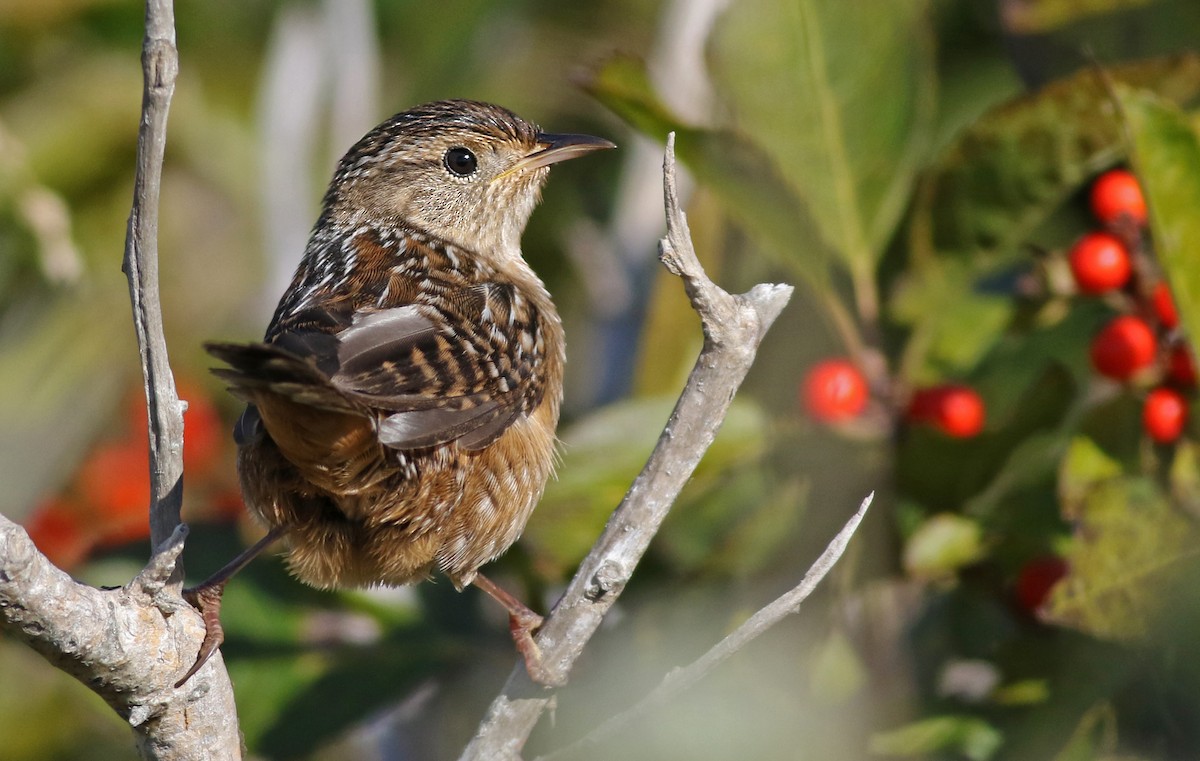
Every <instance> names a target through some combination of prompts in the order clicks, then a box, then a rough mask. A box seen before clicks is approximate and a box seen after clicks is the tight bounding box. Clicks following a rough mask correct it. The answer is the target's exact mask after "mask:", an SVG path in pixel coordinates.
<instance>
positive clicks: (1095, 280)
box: [1069, 233, 1133, 293]
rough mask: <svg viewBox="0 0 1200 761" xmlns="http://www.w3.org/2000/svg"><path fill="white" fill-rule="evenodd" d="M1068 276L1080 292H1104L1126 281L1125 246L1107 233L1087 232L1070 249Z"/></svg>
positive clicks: (1127, 258)
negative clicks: (1070, 275) (1073, 280)
mask: <svg viewBox="0 0 1200 761" xmlns="http://www.w3.org/2000/svg"><path fill="white" fill-rule="evenodd" d="M1069 257H1070V262H1071V274H1073V275H1074V276H1075V283H1076V284H1077V285H1078V286H1079V290H1081V291H1083V292H1084V293H1104V292H1105V291H1111V290H1115V289H1117V288H1120V287H1121V286H1123V285H1125V283H1127V282H1128V281H1129V275H1130V273H1131V272H1132V271H1133V267H1132V265H1130V263H1129V253H1128V252H1127V251H1126V250H1125V245H1124V244H1123V243H1121V241H1120V240H1119V239H1118V238H1117V237H1116V236H1113V235H1109V234H1108V233H1088V234H1087V235H1085V236H1083V237H1082V238H1080V239H1079V241H1078V242H1076V243H1075V245H1074V246H1072V247H1071V253H1070V255H1069Z"/></svg>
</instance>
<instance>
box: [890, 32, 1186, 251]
mask: <svg viewBox="0 0 1200 761" xmlns="http://www.w3.org/2000/svg"><path fill="white" fill-rule="evenodd" d="M1108 76H1111V77H1112V78H1113V79H1115V80H1117V81H1120V82H1126V83H1131V84H1136V85H1139V86H1144V87H1147V88H1150V89H1153V90H1154V91H1156V92H1158V93H1159V94H1160V95H1161V96H1162V97H1163V98H1165V99H1166V100H1168V101H1171V102H1176V103H1180V102H1187V101H1190V100H1192V99H1194V98H1196V97H1197V95H1200V56H1195V55H1188V56H1180V57H1177V58H1170V59H1157V60H1153V61H1149V62H1145V63H1139V64H1131V65H1128V66H1121V67H1117V68H1115V69H1113V70H1111V71H1110V72H1109V73H1108ZM1124 150H1125V149H1124V144H1123V142H1122V135H1121V126H1120V123H1119V121H1117V120H1114V119H1113V118H1112V100H1111V97H1110V96H1109V94H1108V91H1107V88H1106V86H1105V82H1104V79H1103V77H1102V76H1101V75H1100V74H1099V73H1097V72H1096V71H1094V70H1086V71H1083V72H1080V73H1078V74H1075V75H1074V76H1071V77H1068V78H1067V79H1064V80H1060V81H1058V82H1056V83H1054V84H1051V85H1048V86H1047V87H1045V88H1043V89H1042V90H1041V91H1039V92H1037V93H1034V94H1032V95H1029V96H1026V97H1024V98H1020V99H1018V100H1015V101H1013V102H1011V103H1008V104H1006V105H1003V106H1001V107H999V108H997V109H994V110H992V111H990V112H989V113H988V114H987V115H985V116H984V117H983V118H982V119H980V120H979V121H978V122H976V123H975V124H974V125H973V126H972V127H971V128H970V129H968V130H966V131H965V132H963V133H962V135H961V136H960V137H959V138H958V140H956V141H955V142H954V143H953V144H952V145H951V146H950V148H949V149H948V150H947V151H946V152H945V153H944V154H943V155H942V156H941V157H940V158H939V159H938V160H937V162H936V163H935V165H934V167H933V169H932V170H931V172H930V173H929V175H928V180H927V183H928V184H927V186H926V188H925V189H924V191H923V192H922V193H920V194H919V195H918V198H917V203H916V207H915V209H914V213H913V220H914V221H913V225H912V237H911V243H912V246H913V249H914V252H915V254H916V255H918V256H928V255H932V254H934V253H944V254H953V255H958V256H964V257H971V258H972V259H973V261H974V264H975V266H976V267H979V268H987V267H992V266H995V265H996V264H997V263H998V262H1000V261H1004V260H1011V259H1013V258H1015V257H1016V256H1017V255H1018V254H1020V255H1021V256H1024V254H1023V253H1021V252H1020V251H1019V247H1020V246H1021V245H1022V244H1023V243H1025V242H1027V241H1028V240H1029V239H1030V237H1031V236H1032V234H1033V232H1034V231H1035V230H1036V229H1037V228H1038V227H1039V226H1040V225H1041V224H1043V222H1044V221H1045V220H1046V219H1047V217H1048V216H1049V215H1050V214H1051V213H1052V212H1053V211H1055V210H1056V209H1057V208H1058V207H1059V206H1060V205H1061V204H1062V203H1063V202H1064V201H1065V200H1066V199H1067V198H1068V197H1069V196H1071V195H1072V194H1073V193H1075V192H1076V191H1077V190H1078V189H1079V187H1080V186H1081V185H1082V184H1083V183H1084V182H1085V181H1086V180H1087V179H1088V178H1089V177H1091V176H1092V175H1094V174H1096V173H1097V172H1098V171H1100V170H1101V169H1104V168H1106V167H1108V166H1110V165H1112V164H1114V163H1116V162H1117V161H1118V160H1119V159H1120V158H1121V157H1122V155H1123V154H1124Z"/></svg>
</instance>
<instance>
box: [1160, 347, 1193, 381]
mask: <svg viewBox="0 0 1200 761" xmlns="http://www.w3.org/2000/svg"><path fill="white" fill-rule="evenodd" d="M1167 380H1169V381H1170V382H1172V383H1174V384H1175V385H1177V386H1182V387H1184V388H1192V387H1193V386H1195V385H1196V363H1195V362H1193V361H1192V352H1191V351H1190V350H1189V349H1188V347H1187V346H1186V345H1184V344H1175V345H1174V346H1172V347H1171V353H1170V354H1168V355H1167Z"/></svg>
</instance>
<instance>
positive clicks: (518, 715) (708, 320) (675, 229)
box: [460, 134, 792, 761]
mask: <svg viewBox="0 0 1200 761" xmlns="http://www.w3.org/2000/svg"><path fill="white" fill-rule="evenodd" d="M663 189H664V196H665V202H666V212H667V236H666V237H665V238H663V240H662V241H661V243H660V246H659V250H660V257H659V258H660V259H661V260H662V262H663V264H664V266H666V267H667V269H668V270H669V271H671V272H672V273H673V274H676V275H678V276H679V277H680V278H681V279H682V280H683V285H684V288H685V290H686V292H687V295H688V298H689V299H690V300H691V303H692V307H693V308H694V309H695V310H696V312H697V313H698V314H699V315H700V320H701V323H702V325H703V329H704V338H705V341H704V348H703V349H702V350H701V352H700V356H699V358H698V359H697V360H696V365H695V367H694V368H693V370H692V373H691V375H690V376H689V378H688V382H687V386H686V387H685V389H684V391H683V394H682V395H681V396H680V398H679V401H678V403H677V404H676V406H675V410H674V411H673V412H672V413H671V418H670V420H669V421H668V422H667V426H666V428H665V429H664V430H663V433H662V435H661V436H660V437H659V440H658V444H657V445H656V446H655V449H654V452H653V453H652V454H651V455H650V459H649V461H648V462H647V463H646V466H645V468H644V469H643V470H642V472H641V474H640V475H639V476H638V477H637V479H636V480H635V481H634V482H633V485H632V486H631V487H630V489H629V492H628V493H627V494H626V495H625V499H624V500H623V501H622V502H621V504H620V506H618V507H617V509H616V510H615V511H614V512H613V515H612V517H611V518H610V519H609V522H608V525H607V526H606V527H605V529H604V533H603V534H602V535H601V537H600V538H599V540H597V542H596V544H595V545H594V546H593V547H592V551H591V552H590V553H589V554H588V556H587V558H585V559H584V561H583V563H582V564H581V565H580V567H579V570H578V572H576V574H575V577H574V579H572V581H571V584H570V586H568V587H567V590H566V592H565V593H564V594H563V596H562V598H561V599H560V600H559V601H558V604H557V605H556V606H555V608H554V610H553V611H552V612H551V614H550V616H549V617H548V618H547V619H546V622H545V624H544V625H543V627H542V629H541V631H540V632H539V634H538V637H537V644H538V647H539V648H540V649H541V651H542V658H543V662H544V663H545V664H546V666H547V668H548V669H550V670H551V672H552V673H553V674H556V675H558V676H560V677H562V679H563V680H564V681H565V678H566V676H567V674H569V673H570V670H571V667H572V666H573V665H574V663H575V660H576V659H577V658H578V657H579V655H580V653H581V652H582V651H583V648H584V646H585V645H586V644H587V642H588V640H590V639H591V637H592V634H593V633H595V631H596V629H597V627H599V625H600V621H601V619H602V618H603V616H604V614H605V613H606V612H607V611H608V609H609V608H610V607H611V606H612V604H613V603H614V602H615V601H616V599H617V597H618V596H619V595H620V593H621V591H622V590H623V589H624V588H625V585H626V583H627V582H628V581H629V578H630V577H631V576H632V574H633V571H634V569H635V568H636V567H637V564H638V561H639V560H640V559H641V557H642V555H643V554H644V553H645V552H646V548H647V547H648V546H649V544H650V540H651V539H652V538H653V537H654V535H655V534H656V533H657V531H658V528H659V526H660V525H661V524H662V521H663V519H664V518H666V516H667V512H668V510H670V508H671V505H672V504H674V502H675V499H676V497H677V496H678V495H679V492H680V490H681V489H682V488H683V485H684V484H685V483H686V482H687V480H688V479H689V478H690V477H691V474H692V472H693V471H694V470H695V468H696V465H697V464H698V463H699V462H700V458H701V457H702V456H703V455H704V452H705V451H706V450H707V449H708V447H709V445H711V444H712V441H713V438H714V437H715V436H716V432H717V429H718V428H719V427H720V425H721V422H722V421H723V420H724V418H725V414H726V412H727V411H728V409H729V405H730V403H731V402H732V401H733V396H734V394H735V392H736V391H737V389H738V387H739V386H740V385H741V383H742V380H743V379H744V378H745V377H746V373H747V372H748V371H749V369H750V366H751V364H752V363H753V361H754V356H755V353H756V352H757V349H758V345H759V343H760V342H761V340H762V337H763V335H764V334H765V333H766V331H767V328H769V327H770V325H771V323H772V322H773V321H774V320H775V318H776V317H777V316H778V315H779V313H780V312H781V311H782V310H783V307H784V306H785V305H786V304H787V302H788V299H790V298H791V294H792V288H791V286H788V285H759V286H756V287H755V288H753V289H751V291H750V292H749V293H746V294H743V295H740V296H733V295H730V294H728V293H726V292H725V291H723V290H721V289H720V288H719V287H718V286H717V285H715V284H714V283H713V282H712V281H711V280H709V279H708V277H707V276H706V275H705V274H704V270H703V268H702V267H701V266H700V262H699V260H698V259H697V258H696V252H695V250H694V249H693V247H692V242H691V237H690V234H689V233H688V228H687V219H686V217H685V216H684V214H683V211H682V209H680V207H679V200H678V196H677V193H676V184H675V136H674V135H673V134H672V135H671V136H670V137H668V139H667V150H666V156H665V158H664V161H663ZM552 698H553V693H552V692H551V691H548V690H544V689H541V688H538V687H536V686H535V685H533V684H532V683H531V682H530V681H529V678H528V676H527V675H526V674H525V670H524V668H523V666H520V665H518V666H517V667H516V668H515V669H514V670H513V673H512V674H511V675H510V676H509V678H508V682H507V683H506V684H505V686H504V689H503V691H502V692H501V694H500V695H499V696H498V697H497V698H496V699H495V700H494V701H493V702H492V705H491V707H490V708H489V709H488V713H487V716H486V717H485V718H484V720H483V722H482V723H481V724H480V726H479V729H478V730H477V732H476V735H475V737H474V739H472V741H471V743H470V744H469V745H468V746H467V748H466V750H464V751H463V754H462V756H461V757H460V758H461V759H464V760H466V759H472V760H479V759H488V760H489V761H491V760H492V759H511V758H518V757H519V756H520V751H521V748H522V746H523V745H524V744H525V740H526V739H527V738H528V737H529V733H530V732H532V731H533V727H534V726H535V725H536V724H537V721H538V718H539V717H540V716H541V714H542V712H543V711H544V710H545V709H546V707H547V705H548V703H549V702H550V700H551V699H552Z"/></svg>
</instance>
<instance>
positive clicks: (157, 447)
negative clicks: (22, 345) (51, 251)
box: [0, 0, 242, 761]
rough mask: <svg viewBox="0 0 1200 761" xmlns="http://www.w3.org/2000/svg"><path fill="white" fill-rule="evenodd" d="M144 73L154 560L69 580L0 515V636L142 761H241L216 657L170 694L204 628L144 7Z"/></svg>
mask: <svg viewBox="0 0 1200 761" xmlns="http://www.w3.org/2000/svg"><path fill="white" fill-rule="evenodd" d="M142 66H143V71H144V75H145V82H144V90H143V97H142V118H141V123H140V126H139V129H138V147H137V172H136V177H135V181H134V195H133V207H132V211H131V213H130V216H129V227H128V236H127V239H126V244H125V258H124V265H123V269H124V270H125V273H126V275H127V276H128V278H129V294H130V298H131V301H132V305H133V317H134V326H135V329H136V332H137V338H138V348H139V350H140V352H141V358H142V368H143V372H144V376H145V381H146V397H147V403H148V405H149V411H150V415H149V418H150V423H149V436H150V462H151V468H150V475H151V485H152V496H151V504H150V528H151V545H152V548H153V552H152V554H151V558H150V561H149V563H148V564H147V566H146V568H145V569H144V570H143V571H142V572H141V573H139V574H138V575H137V577H136V578H134V579H133V580H132V581H130V582H129V584H127V585H126V586H124V587H121V588H120V589H106V590H101V589H95V588H93V587H89V586H87V585H84V584H80V583H78V582H75V581H74V580H72V579H71V577H70V576H68V575H67V574H66V573H64V572H62V571H61V570H59V569H58V568H56V567H55V566H54V565H53V564H52V563H51V562H50V561H49V560H47V559H46V557H45V556H44V555H42V554H41V553H40V552H38V551H37V548H36V547H34V545H33V542H32V541H30V539H29V536H28V534H26V532H25V531H24V530H23V529H22V528H21V527H20V526H17V525H16V524H14V523H12V522H11V521H9V520H7V519H6V518H4V517H3V516H0V630H3V631H5V632H7V633H10V634H12V635H13V636H14V637H15V638H16V639H19V640H21V641H23V642H26V643H27V644H29V645H30V646H31V647H32V648H33V649H34V650H36V651H37V652H39V653H41V654H42V655H43V656H44V657H45V658H46V660H48V661H49V662H50V663H51V664H53V665H54V666H56V667H58V668H60V669H62V670H63V671H65V672H67V673H68V674H70V675H72V676H74V677H75V678H76V679H78V680H79V681H81V682H83V683H84V684H85V685H87V686H88V687H89V688H91V689H92V690H93V691H94V692H96V694H98V695H100V697H102V698H103V699H104V700H105V701H106V702H107V703H108V704H109V705H110V706H111V707H112V708H113V710H115V711H116V712H117V713H118V714H119V715H121V716H122V717H123V718H124V719H125V720H126V721H128V722H129V724H130V726H131V727H133V729H134V735H135V738H136V743H137V747H138V750H139V752H140V753H141V755H142V757H143V758H145V759H155V760H157V761H177V760H178V761H181V760H183V759H188V760H189V761H190V760H191V759H214V760H215V759H238V758H241V755H242V752H241V737H240V735H239V733H238V725H237V712H236V707H235V705H234V701H233V689H232V686H231V685H230V683H229V677H228V675H227V674H226V672H225V669H224V664H223V663H222V662H221V660H220V658H213V659H212V660H211V661H210V662H209V663H210V664H211V665H206V667H205V669H204V670H202V671H201V672H200V673H199V674H197V676H196V678H194V679H193V680H191V681H190V682H188V684H187V687H186V689H182V690H179V689H175V688H174V687H173V686H172V685H173V684H174V682H175V680H176V679H177V678H178V677H179V674H180V673H182V671H184V670H185V669H186V666H187V664H188V663H190V662H191V660H192V659H193V658H194V657H195V653H196V648H197V646H198V644H199V642H200V638H201V635H202V632H203V626H202V625H201V623H200V620H199V616H198V615H197V614H196V613H195V612H194V611H192V609H191V608H190V606H188V605H186V603H184V602H183V600H182V598H181V597H180V596H179V588H180V586H181V583H182V578H183V573H182V569H181V568H180V566H179V562H178V561H179V555H180V553H181V552H182V551H183V543H184V539H185V537H186V536H187V527H186V526H183V525H182V524H181V523H180V522H179V508H180V504H181V501H182V484H183V460H182V455H183V404H182V403H181V402H180V401H179V398H178V397H177V395H176V393H175V383H174V379H173V378H172V376H171V369H170V366H169V364H168V362H167V349H166V341H165V339H164V337H163V326H162V306H161V303H160V300H159V292H158V246H157V236H158V199H159V191H160V185H161V180H162V161H163V153H164V149H165V146H166V126H167V110H168V108H169V106H170V100H171V94H172V92H173V90H174V87H175V76H176V73H177V71H178V66H179V64H178V55H177V52H176V50H175V21H174V11H173V8H172V5H171V2H170V0H147V3H146V37H145V41H144V44H143V49H142Z"/></svg>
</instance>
